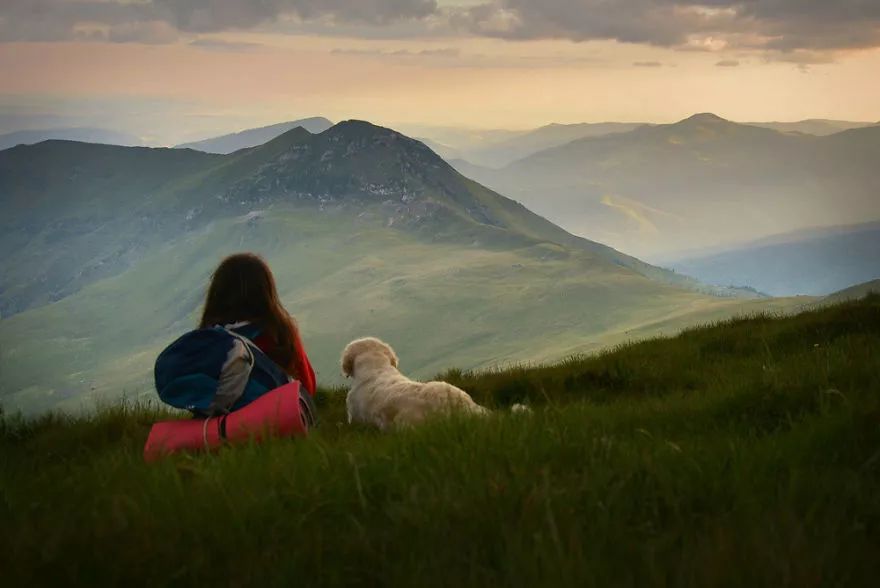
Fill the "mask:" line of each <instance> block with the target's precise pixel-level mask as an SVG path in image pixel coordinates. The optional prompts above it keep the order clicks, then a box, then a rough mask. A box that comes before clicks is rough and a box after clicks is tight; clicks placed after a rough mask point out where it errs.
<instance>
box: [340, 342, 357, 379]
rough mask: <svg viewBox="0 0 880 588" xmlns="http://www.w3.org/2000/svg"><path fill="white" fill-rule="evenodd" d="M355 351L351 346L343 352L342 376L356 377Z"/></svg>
mask: <svg viewBox="0 0 880 588" xmlns="http://www.w3.org/2000/svg"><path fill="white" fill-rule="evenodd" d="M354 355H355V354H354V349H353V348H352V346H351V345H349V346H348V347H346V348H345V351H343V352H342V375H343V376H345V377H346V378H350V377H352V376H353V375H354Z"/></svg>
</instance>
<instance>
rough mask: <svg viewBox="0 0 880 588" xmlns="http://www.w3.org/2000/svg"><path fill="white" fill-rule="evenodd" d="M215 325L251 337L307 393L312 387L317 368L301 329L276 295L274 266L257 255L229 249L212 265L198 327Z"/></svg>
mask: <svg viewBox="0 0 880 588" xmlns="http://www.w3.org/2000/svg"><path fill="white" fill-rule="evenodd" d="M214 325H223V326H226V327H227V328H229V329H231V330H233V331H235V332H236V333H238V334H240V335H242V336H244V337H247V338H248V339H250V340H251V341H253V342H254V344H255V345H256V346H257V347H259V348H260V349H261V350H262V351H263V353H265V354H266V355H267V356H268V357H269V358H270V359H271V360H272V361H274V362H275V363H276V364H278V365H279V366H280V367H281V368H282V369H283V370H284V371H285V372H286V373H287V374H288V375H289V376H291V377H292V378H295V379H297V380H299V381H300V383H301V384H302V385H303V386H304V387H305V388H306V390H308V392H309V394H314V393H315V371H314V370H313V369H312V365H311V363H309V358H308V356H307V355H306V350H305V348H304V347H303V344H302V339H300V336H299V329H298V328H297V326H296V322H295V321H294V320H293V318H292V317H291V316H290V314H288V312H287V311H286V310H285V309H284V307H283V306H282V305H281V301H280V300H279V299H278V290H277V289H276V287H275V278H274V277H273V276H272V271H271V270H270V269H269V266H268V265H267V264H266V262H265V261H263V259H262V258H261V257H259V256H258V255H255V254H253V253H236V254H234V255H230V256H229V257H227V258H226V259H224V260H223V261H222V262H221V263H220V265H219V266H218V267H217V269H216V270H215V271H214V275H213V276H212V277H211V285H210V287H209V288H208V295H207V298H206V299H205V309H204V312H203V313H202V320H201V321H200V323H199V328H202V329H204V328H210V327H213V326H214Z"/></svg>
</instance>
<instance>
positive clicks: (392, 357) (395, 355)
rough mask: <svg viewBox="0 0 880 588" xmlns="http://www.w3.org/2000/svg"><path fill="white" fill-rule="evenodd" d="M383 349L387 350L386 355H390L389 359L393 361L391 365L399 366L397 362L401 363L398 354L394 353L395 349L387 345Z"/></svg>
mask: <svg viewBox="0 0 880 588" xmlns="http://www.w3.org/2000/svg"><path fill="white" fill-rule="evenodd" d="M383 351H384V352H385V355H387V356H388V361H390V362H391V367H397V364H398V363H399V361H398V359H397V354H396V353H394V350H393V349H391V346H390V345H385V348H384V349H383Z"/></svg>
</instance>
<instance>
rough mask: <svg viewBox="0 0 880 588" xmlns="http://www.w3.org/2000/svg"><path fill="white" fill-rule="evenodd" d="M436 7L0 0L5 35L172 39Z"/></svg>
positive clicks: (380, 17)
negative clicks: (280, 23) (198, 34)
mask: <svg viewBox="0 0 880 588" xmlns="http://www.w3.org/2000/svg"><path fill="white" fill-rule="evenodd" d="M437 10H438V8H437V2H436V0H357V1H350V0H248V1H244V0H138V1H131V0H2V3H0V41H5V42H10V41H70V40H106V41H111V42H150V43H154V42H173V41H174V40H176V39H177V33H189V34H192V33H213V32H222V31H230V30H243V29H253V28H257V27H260V26H263V25H270V24H272V23H276V22H282V21H291V22H293V23H303V22H312V21H314V22H322V23H324V24H331V25H332V24H343V25H344V24H357V25H361V26H368V27H378V26H385V25H390V24H393V23H396V22H400V21H407V20H419V19H423V18H425V17H428V16H430V15H432V14H434V13H436V12H437ZM172 33H173V34H172Z"/></svg>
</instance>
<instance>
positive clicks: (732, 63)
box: [715, 59, 739, 67]
mask: <svg viewBox="0 0 880 588" xmlns="http://www.w3.org/2000/svg"><path fill="white" fill-rule="evenodd" d="M715 65H716V66H717V67H739V61H737V60H736V59H722V60H721V61H719V62H718V63H716V64H715Z"/></svg>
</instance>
